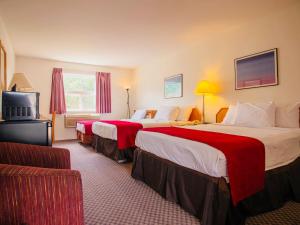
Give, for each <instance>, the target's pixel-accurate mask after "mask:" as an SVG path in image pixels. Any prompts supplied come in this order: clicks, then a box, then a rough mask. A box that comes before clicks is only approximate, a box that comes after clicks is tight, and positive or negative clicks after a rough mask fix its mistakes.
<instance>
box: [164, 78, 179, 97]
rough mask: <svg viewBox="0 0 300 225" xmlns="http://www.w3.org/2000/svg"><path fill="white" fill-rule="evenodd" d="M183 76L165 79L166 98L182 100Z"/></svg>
mask: <svg viewBox="0 0 300 225" xmlns="http://www.w3.org/2000/svg"><path fill="white" fill-rule="evenodd" d="M182 82H183V75H182V74H177V75H174V76H171V77H167V78H165V82H164V89H165V90H164V93H165V98H180V97H182V89H183V84H182Z"/></svg>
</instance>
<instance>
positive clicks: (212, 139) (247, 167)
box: [143, 127, 265, 205]
mask: <svg viewBox="0 0 300 225" xmlns="http://www.w3.org/2000/svg"><path fill="white" fill-rule="evenodd" d="M143 131H150V132H158V133H163V134H167V135H171V136H176V137H180V138H184V139H189V140H192V141H198V142H202V143H205V144H207V145H210V146H212V147H214V148H216V149H218V150H220V151H222V152H223V153H224V155H225V157H226V160H227V171H228V176H229V181H230V190H231V197H232V201H233V204H234V205H236V204H237V203H238V202H239V201H241V200H243V199H245V198H247V197H249V196H251V195H252V194H254V193H256V192H258V191H261V190H262V189H263V188H264V176H265V146H264V144H263V143H262V142H261V141H259V140H256V139H254V138H250V137H243V136H237V135H230V134H223V133H217V132H209V131H200V130H192V129H185V128H177V127H156V128H145V129H143Z"/></svg>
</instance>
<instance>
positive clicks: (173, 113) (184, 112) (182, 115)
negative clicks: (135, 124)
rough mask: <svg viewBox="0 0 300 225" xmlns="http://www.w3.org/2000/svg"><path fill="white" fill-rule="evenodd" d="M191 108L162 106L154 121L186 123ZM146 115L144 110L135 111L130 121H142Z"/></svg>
mask: <svg viewBox="0 0 300 225" xmlns="http://www.w3.org/2000/svg"><path fill="white" fill-rule="evenodd" d="M193 108H194V107H193V106H186V107H181V108H180V107H177V106H163V107H160V108H159V109H158V110H157V112H156V114H155V117H154V119H155V120H157V121H188V120H189V118H190V116H191V113H192V110H193ZM146 113H147V111H146V110H145V109H139V110H136V111H135V113H134V114H133V116H132V117H131V119H132V120H141V119H144V118H145V117H146Z"/></svg>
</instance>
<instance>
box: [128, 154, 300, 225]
mask: <svg viewBox="0 0 300 225" xmlns="http://www.w3.org/2000/svg"><path fill="white" fill-rule="evenodd" d="M132 177H133V178H135V179H138V180H141V181H143V182H145V183H146V184H147V185H149V186H150V187H151V188H153V189H154V190H155V191H156V192H158V193H159V194H160V195H161V196H162V197H164V198H166V199H167V200H170V201H173V202H176V203H177V204H179V205H180V206H181V207H182V208H183V209H185V210H186V211H188V212H190V213H191V214H193V215H194V216H196V217H197V218H199V219H200V222H201V224H202V225H223V224H224V225H225V224H226V225H227V224H228V225H229V224H230V225H240V224H244V223H245V219H246V217H248V216H253V215H257V214H260V213H263V212H267V211H271V210H273V209H276V208H280V207H281V206H283V204H284V203H285V202H286V201H288V200H294V201H297V202H300V158H298V159H297V160H296V161H294V162H293V163H291V164H289V165H287V166H283V167H280V168H276V169H273V170H270V171H267V172H266V177H265V188H264V190H263V191H261V192H259V193H257V194H255V195H253V196H251V197H249V198H247V199H245V200H243V201H242V202H240V203H239V204H238V205H237V206H236V207H234V206H233V205H232V204H231V199H230V189H229V188H230V187H229V185H228V184H227V183H226V181H225V179H224V178H215V177H211V176H208V175H205V174H202V173H200V172H197V171H194V170H191V169H188V168H185V167H182V166H179V165H177V164H175V163H173V162H170V161H168V160H165V159H162V158H159V157H157V156H155V155H153V154H151V153H148V152H146V151H143V150H142V149H139V148H137V149H136V150H135V152H134V160H133V168H132Z"/></svg>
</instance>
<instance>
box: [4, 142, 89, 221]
mask: <svg viewBox="0 0 300 225" xmlns="http://www.w3.org/2000/svg"><path fill="white" fill-rule="evenodd" d="M7 224H10V225H21V224H23V225H25V224H27V225H83V224H84V220H83V197H82V182H81V176H80V173H79V172H78V171H75V170H70V153H69V151H68V150H66V149H61V148H52V147H45V146H33V145H26V144H16V143H5V142H0V225H7Z"/></svg>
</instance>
